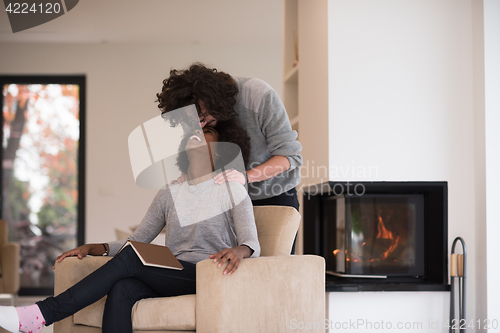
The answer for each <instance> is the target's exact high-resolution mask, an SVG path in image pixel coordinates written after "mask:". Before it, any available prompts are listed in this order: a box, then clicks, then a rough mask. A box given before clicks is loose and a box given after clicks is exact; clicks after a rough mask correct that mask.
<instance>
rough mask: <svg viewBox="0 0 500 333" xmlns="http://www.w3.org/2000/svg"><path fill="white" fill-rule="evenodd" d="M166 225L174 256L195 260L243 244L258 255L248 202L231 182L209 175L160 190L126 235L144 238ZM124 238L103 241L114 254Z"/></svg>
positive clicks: (255, 230)
mask: <svg viewBox="0 0 500 333" xmlns="http://www.w3.org/2000/svg"><path fill="white" fill-rule="evenodd" d="M163 227H166V236H165V245H166V246H168V247H169V248H170V250H171V251H172V253H173V254H174V255H175V256H176V257H177V259H179V260H184V261H189V262H192V263H196V262H198V261H201V260H204V259H209V258H208V256H209V255H211V254H214V253H217V252H218V251H221V250H223V249H226V248H232V247H234V246H238V245H247V246H248V247H250V249H252V250H253V254H252V257H258V256H259V255H260V245H259V241H258V238H257V228H256V226H255V218H254V215H253V207H252V202H251V201H250V198H249V197H248V194H247V192H246V190H245V188H244V187H243V186H242V185H241V184H239V183H237V182H228V183H224V184H222V185H217V184H215V183H214V180H213V179H209V180H207V181H205V182H202V183H200V184H197V185H194V186H189V184H188V182H184V183H183V184H182V186H179V184H177V183H176V184H171V185H169V186H168V188H163V189H161V190H160V191H159V192H158V194H157V195H156V197H155V198H154V200H153V202H152V203H151V206H150V207H149V209H148V211H147V213H146V216H145V217H144V219H143V220H142V222H141V224H140V225H139V227H138V228H137V229H136V230H135V232H134V233H133V235H132V236H130V237H129V238H128V239H130V240H134V241H138V242H144V243H149V242H151V241H152V240H153V239H154V238H155V237H156V236H157V235H158V234H159V233H160V231H161V230H162V229H163ZM125 241H126V240H120V241H115V242H111V243H109V252H110V255H115V254H116V253H117V252H118V251H119V249H120V248H121V247H122V246H123V244H124V243H125Z"/></svg>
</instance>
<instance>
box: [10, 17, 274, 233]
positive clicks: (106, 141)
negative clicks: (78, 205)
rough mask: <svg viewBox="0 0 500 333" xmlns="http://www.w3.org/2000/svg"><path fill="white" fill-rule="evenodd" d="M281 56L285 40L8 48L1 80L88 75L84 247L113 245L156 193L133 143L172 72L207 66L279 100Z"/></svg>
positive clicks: (155, 111)
mask: <svg viewBox="0 0 500 333" xmlns="http://www.w3.org/2000/svg"><path fill="white" fill-rule="evenodd" d="M277 19H281V18H277ZM281 57H282V53H281V40H277V41H276V44H274V45H248V46H234V47H231V46H223V45H214V46H204V45H188V46H180V45H177V46H175V45H174V46H155V45H149V44H2V46H1V47H0V74H85V75H86V77H87V99H86V101H87V110H86V112H87V123H86V129H87V132H86V133H87V149H86V158H87V166H86V241H87V242H105V241H110V240H115V233H114V229H115V228H121V229H125V230H127V229H128V227H129V226H132V225H136V224H138V223H139V222H140V221H141V220H142V217H143V216H144V214H145V212H146V210H147V208H148V207H149V204H150V203H151V200H152V198H153V197H154V195H155V194H156V191H155V190H146V189H141V188H139V187H138V186H136V185H135V183H134V179H133V176H132V169H131V166H130V161H129V156H128V143H127V138H128V135H129V133H130V132H131V131H132V130H133V129H134V128H135V127H137V126H138V125H140V124H141V123H143V122H144V121H146V120H149V119H151V118H152V117H154V116H157V115H158V114H159V110H158V108H157V106H156V103H155V102H154V101H155V99H156V93H157V92H159V91H160V90H161V87H162V81H163V79H164V78H166V77H167V76H168V73H169V71H170V69H171V68H184V67H186V66H187V65H189V64H190V63H191V62H193V61H202V62H204V63H206V64H207V65H211V66H214V67H216V68H218V69H220V70H223V71H226V72H228V73H230V74H233V75H240V76H251V77H258V78H261V79H263V80H265V81H267V82H268V83H269V84H271V85H272V86H273V87H274V88H275V89H276V90H277V91H278V93H281V85H282V83H281V78H282V66H281V63H282V62H281Z"/></svg>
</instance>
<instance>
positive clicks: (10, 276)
mask: <svg viewBox="0 0 500 333" xmlns="http://www.w3.org/2000/svg"><path fill="white" fill-rule="evenodd" d="M8 235H9V231H8V227H7V222H5V221H4V220H0V294H11V295H12V301H14V295H15V294H17V292H18V291H19V287H20V277H19V257H20V247H19V244H18V243H8Z"/></svg>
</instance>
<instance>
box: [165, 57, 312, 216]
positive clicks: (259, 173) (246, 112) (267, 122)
mask: <svg viewBox="0 0 500 333" xmlns="http://www.w3.org/2000/svg"><path fill="white" fill-rule="evenodd" d="M156 96H157V98H158V102H159V104H158V108H160V110H161V112H162V114H163V113H165V112H169V111H172V110H175V109H178V108H180V107H183V106H186V105H190V104H195V105H196V108H197V110H198V115H199V118H200V125H201V127H205V126H209V127H215V128H216V127H217V125H218V124H221V123H222V122H226V121H231V120H234V119H238V120H239V122H240V123H241V124H242V126H243V128H244V129H245V130H246V131H247V133H248V135H249V137H250V146H251V148H250V157H249V161H248V164H247V165H246V169H247V171H246V179H245V176H244V175H242V174H241V173H240V172H238V171H236V170H228V171H225V172H224V173H221V174H218V175H217V176H215V177H214V181H215V182H216V183H219V184H222V183H223V182H224V181H226V180H227V181H238V182H240V183H241V184H243V185H244V184H245V182H247V183H248V193H249V195H250V198H251V199H252V203H253V205H254V206H261V205H280V206H292V207H295V208H296V209H297V210H298V208H299V203H298V200H297V191H296V190H295V186H297V185H298V184H299V183H300V170H299V167H300V165H302V156H301V155H300V152H301V150H302V145H301V144H300V143H299V142H298V141H297V132H296V131H293V130H292V127H291V125H290V121H289V119H288V115H287V113H286V110H285V107H284V106H283V103H282V101H281V99H280V98H279V96H278V94H277V93H276V92H275V91H274V90H273V89H272V88H271V86H269V85H268V84H267V83H266V82H264V81H262V80H260V79H255V78H242V77H236V76H231V75H229V74H226V73H224V72H221V71H217V69H215V68H209V67H206V66H205V65H203V64H200V63H194V64H192V65H191V66H190V67H189V68H187V69H184V70H176V69H173V70H171V71H170V76H169V77H168V78H167V79H165V80H164V81H163V87H162V91H161V92H160V93H158V94H156ZM178 181H181V182H182V181H183V177H180V178H179V180H178Z"/></svg>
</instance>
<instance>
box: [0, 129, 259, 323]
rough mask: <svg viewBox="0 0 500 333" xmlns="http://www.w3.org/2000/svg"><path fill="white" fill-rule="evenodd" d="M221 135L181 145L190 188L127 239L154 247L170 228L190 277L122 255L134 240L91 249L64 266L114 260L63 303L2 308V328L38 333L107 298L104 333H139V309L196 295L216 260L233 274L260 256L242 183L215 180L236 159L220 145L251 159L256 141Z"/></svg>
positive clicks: (197, 136) (210, 132)
mask: <svg viewBox="0 0 500 333" xmlns="http://www.w3.org/2000/svg"><path fill="white" fill-rule="evenodd" d="M217 128H218V130H216V129H215V128H212V127H206V128H204V129H203V131H201V130H199V129H197V130H195V131H193V133H189V134H188V135H187V136H186V137H185V138H184V139H183V140H182V142H181V147H180V148H181V149H180V151H182V152H185V154H184V155H179V156H180V157H179V158H178V161H177V162H178V166H179V169H180V170H182V171H183V172H184V173H185V174H186V175H187V181H186V182H184V183H183V184H182V185H181V184H171V185H169V186H167V187H165V188H163V189H161V190H160V191H159V192H158V194H157V195H156V197H155V198H154V200H153V202H152V203H151V206H150V207H149V209H148V211H147V213H146V216H145V217H144V219H143V221H142V222H141V224H140V225H139V227H138V228H137V229H136V230H135V232H134V233H133V235H132V236H130V237H129V238H128V239H127V240H133V241H138V242H146V243H149V242H151V241H152V240H153V239H154V238H155V237H156V236H157V235H158V234H159V233H160V231H161V230H162V229H163V228H164V227H165V229H166V235H165V245H166V246H168V247H169V248H170V250H171V251H172V252H173V254H174V255H175V256H176V257H177V259H178V260H179V261H180V262H181V264H182V265H183V266H184V269H183V270H180V271H179V270H171V269H165V268H158V267H150V266H144V265H143V264H142V262H141V260H140V259H139V258H138V256H137V255H136V253H135V251H134V250H133V249H132V248H131V247H130V246H126V247H124V248H123V250H121V251H119V250H120V249H121V248H122V246H123V245H124V244H125V242H126V241H127V240H120V241H115V242H110V243H106V244H86V245H83V246H80V247H78V248H76V249H73V250H70V251H67V252H65V253H63V254H62V255H60V256H59V257H58V258H57V262H61V261H62V260H63V259H64V258H66V257H70V256H77V257H78V258H80V259H81V258H83V257H85V256H87V255H89V254H90V255H93V256H100V255H111V256H114V257H113V258H112V259H111V260H109V261H108V262H107V263H106V264H105V265H104V266H102V267H101V268H99V269H97V270H96V271H94V272H93V273H92V274H90V275H88V276H87V277H86V278H84V279H83V280H82V281H80V282H79V283H77V284H76V285H74V286H73V287H71V288H69V289H68V290H66V291H65V292H63V293H61V294H60V295H58V296H56V297H48V298H46V299H45V300H43V301H40V302H37V303H36V304H34V305H31V306H27V307H18V308H14V307H0V327H3V328H5V329H7V330H9V331H10V332H18V331H21V332H36V333H38V332H40V331H41V330H42V329H43V327H44V326H47V325H50V324H52V323H53V322H56V321H59V320H62V319H64V318H66V317H68V316H70V315H72V314H74V313H76V312H77V311H79V310H81V309H83V308H84V307H86V306H88V305H90V304H92V303H94V302H96V301H98V300H99V299H101V298H102V297H104V296H106V295H107V298H106V305H105V309H104V314H103V319H102V331H103V332H105V333H109V332H117V333H127V332H130V333H132V320H131V312H132V307H133V306H134V304H135V302H137V301H139V300H141V299H144V298H152V297H168V296H178V295H186V294H194V293H196V263H197V262H199V261H201V260H203V259H212V260H213V262H214V263H216V264H218V267H222V265H224V264H225V263H227V265H226V266H225V267H224V269H223V270H222V274H224V275H226V274H227V275H231V274H232V273H234V272H235V271H236V269H237V268H238V265H239V264H240V262H241V260H243V258H248V257H258V256H259V254H260V245H259V242H258V239H257V229H256V226H255V220H254V216H253V207H252V204H251V201H250V198H249V197H248V194H247V192H246V190H245V188H244V187H243V186H242V185H241V184H239V183H238V182H233V181H229V182H228V183H227V186H219V185H217V184H215V183H214V181H213V177H214V175H215V171H216V170H217V169H222V168H223V167H224V166H225V165H226V163H228V161H230V160H232V159H234V158H235V154H230V156H228V154H227V151H226V150H224V149H221V147H220V146H218V144H219V143H220V142H219V141H222V140H224V141H226V142H229V143H233V144H234V145H233V147H237V146H240V147H241V151H242V156H243V158H244V159H245V158H248V155H249V151H250V147H249V141H250V140H249V138H248V136H247V135H246V132H245V131H244V130H243V129H242V128H241V127H238V124H237V123H235V122H232V121H231V120H227V121H226V122H225V121H221V122H220V123H219V124H218V126H217ZM226 129H227V130H226ZM238 150H239V149H238ZM237 153H238V154H239V151H237ZM245 162H246V161H245Z"/></svg>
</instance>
